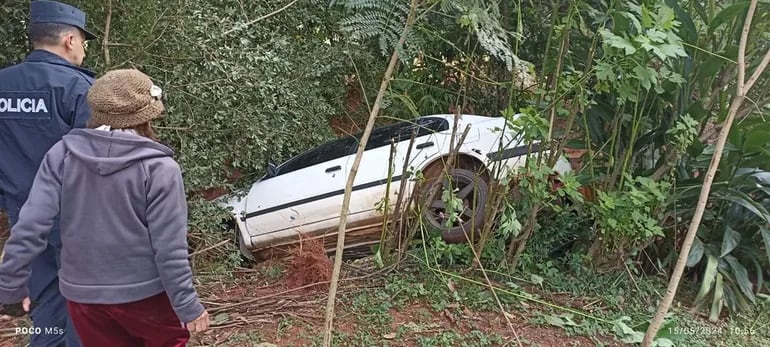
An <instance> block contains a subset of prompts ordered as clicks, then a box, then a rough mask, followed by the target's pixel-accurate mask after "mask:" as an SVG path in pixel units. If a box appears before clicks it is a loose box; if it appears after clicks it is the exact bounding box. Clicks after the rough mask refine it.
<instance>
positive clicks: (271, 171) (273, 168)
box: [267, 159, 278, 177]
mask: <svg viewBox="0 0 770 347" xmlns="http://www.w3.org/2000/svg"><path fill="white" fill-rule="evenodd" d="M275 176H278V165H277V164H276V163H275V162H274V161H273V160H272V159H268V161H267V177H275Z"/></svg>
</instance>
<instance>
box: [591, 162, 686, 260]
mask: <svg viewBox="0 0 770 347" xmlns="http://www.w3.org/2000/svg"><path fill="white" fill-rule="evenodd" d="M625 184H626V185H625V187H623V190H620V191H610V192H604V191H599V192H598V201H597V202H596V203H595V204H591V205H590V208H591V213H592V215H593V216H594V218H595V223H596V230H597V233H598V234H599V235H600V238H601V240H602V244H603V246H604V247H605V248H606V249H611V250H616V251H617V250H626V251H636V250H638V248H637V247H640V246H645V245H646V244H647V243H649V242H650V241H652V239H653V238H655V237H661V236H663V228H661V226H660V221H661V220H662V219H663V214H664V210H662V208H663V207H665V203H666V201H667V199H668V192H669V189H670V188H671V186H670V184H669V183H668V182H665V181H662V182H655V181H653V180H652V179H650V178H647V177H628V178H627V179H626V181H625Z"/></svg>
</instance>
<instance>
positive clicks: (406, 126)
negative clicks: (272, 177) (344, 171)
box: [278, 117, 449, 176]
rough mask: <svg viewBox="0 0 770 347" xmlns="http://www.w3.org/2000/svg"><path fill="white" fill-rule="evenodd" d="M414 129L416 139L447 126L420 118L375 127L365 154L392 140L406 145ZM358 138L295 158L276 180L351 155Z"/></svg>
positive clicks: (285, 165) (279, 172) (279, 173)
mask: <svg viewBox="0 0 770 347" xmlns="http://www.w3.org/2000/svg"><path fill="white" fill-rule="evenodd" d="M415 129H417V137H420V136H425V135H429V134H432V133H434V132H439V131H444V130H447V129H449V122H448V121H447V120H446V119H444V118H439V117H423V118H419V119H417V120H414V121H403V122H398V123H394V124H389V125H385V126H381V127H377V128H376V129H374V130H373V131H372V133H371V135H370V136H369V142H367V144H366V150H367V151H368V150H370V149H374V148H379V147H383V146H389V145H390V139H391V138H393V139H395V141H396V142H401V141H409V139H410V138H411V136H412V132H413V131H414V130H415ZM362 135H363V133H359V134H356V135H352V136H346V137H343V138H341V139H337V140H334V141H331V142H327V143H325V144H322V145H320V146H318V147H316V148H313V149H311V150H309V151H307V152H304V153H302V154H299V155H297V156H295V157H294V158H291V159H289V160H288V161H286V162H285V163H283V164H281V166H280V167H278V176H280V175H283V174H286V173H289V172H292V171H297V170H300V169H304V168H306V167H310V166H313V165H316V164H320V163H323V162H326V161H330V160H334V159H337V158H341V157H344V156H348V155H352V154H354V153H355V152H356V150H357V149H358V141H359V139H360V138H361V136H362Z"/></svg>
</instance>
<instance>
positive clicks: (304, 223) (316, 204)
mask: <svg viewBox="0 0 770 347" xmlns="http://www.w3.org/2000/svg"><path fill="white" fill-rule="evenodd" d="M355 144H356V141H355V139H354V138H353V137H350V136H349V137H345V138H342V139H338V140H335V141H331V142H328V143H326V144H323V145H321V146H319V147H316V148H314V149H312V150H309V151H307V152H305V153H302V154H300V155H298V156H296V157H294V158H292V159H290V160H288V161H287V162H285V163H283V164H281V165H280V166H278V168H277V172H276V174H275V175H274V176H272V177H265V178H264V179H263V180H261V181H260V182H258V183H256V184H254V185H253V186H252V189H251V191H250V192H249V196H248V197H247V200H246V204H245V209H246V211H247V213H246V215H245V222H246V223H245V224H246V227H247V230H248V231H249V234H250V235H252V237H254V236H255V235H258V238H259V240H254V242H255V243H256V244H260V245H264V244H272V243H274V242H279V241H282V240H284V239H286V238H289V237H295V236H296V233H297V232H302V233H313V232H316V231H317V230H318V229H319V224H323V223H326V224H329V223H334V221H333V220H334V219H335V218H339V212H340V203H341V202H342V198H343V193H344V188H345V182H346V179H347V173H348V167H347V162H348V158H349V156H350V155H351V154H354V153H355V152H354V150H355Z"/></svg>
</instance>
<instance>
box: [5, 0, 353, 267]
mask: <svg viewBox="0 0 770 347" xmlns="http://www.w3.org/2000/svg"><path fill="white" fill-rule="evenodd" d="M70 3H72V4H73V5H76V6H81V8H83V9H84V11H86V12H87V14H88V18H89V23H88V25H89V26H90V27H91V28H94V31H95V32H96V33H97V34H98V35H99V36H101V37H100V39H99V40H97V41H96V42H92V44H91V45H90V50H89V51H88V56H87V59H86V64H85V65H86V67H89V68H91V69H93V70H95V71H96V72H97V74H98V75H101V74H102V73H104V72H105V71H106V70H108V69H113V68H127V67H136V68H138V69H140V70H142V71H143V72H145V73H147V74H148V75H149V76H150V77H151V78H153V80H154V81H155V83H156V84H158V85H160V86H161V87H162V88H163V89H164V92H165V100H164V103H165V105H166V107H167V116H166V117H165V119H163V120H162V121H160V122H158V123H155V125H156V126H158V133H159V136H160V137H161V139H162V140H163V142H165V143H167V144H168V145H170V146H171V147H172V148H173V149H174V150H175V152H176V156H175V158H176V160H178V161H179V162H180V165H181V166H182V169H183V175H184V179H185V185H186V188H187V192H188V197H189V200H190V204H191V212H190V227H191V233H192V235H193V236H194V237H192V238H191V247H192V248H193V249H202V248H204V247H207V246H212V245H214V244H216V243H218V242H219V241H220V240H222V239H225V238H229V239H232V234H231V233H230V232H228V233H224V232H222V231H221V227H217V225H216V224H217V223H219V222H220V221H221V217H222V216H223V214H222V213H221V211H216V209H215V208H213V203H211V202H206V201H203V200H200V198H201V197H206V198H209V197H211V196H213V195H214V193H215V190H219V191H220V193H221V192H227V191H230V190H232V189H235V188H239V187H242V186H244V185H245V184H249V183H251V182H253V181H254V180H255V179H257V178H259V177H260V176H261V175H262V174H263V172H264V166H265V163H266V162H267V160H268V159H274V160H276V161H281V160H284V159H287V158H289V157H290V156H292V155H295V154H298V153H300V152H302V151H304V150H306V149H308V148H310V147H312V146H315V145H317V144H320V143H322V142H324V141H326V140H329V139H332V138H333V137H334V135H333V133H332V132H331V128H330V126H329V118H331V117H334V116H337V115H340V114H342V113H343V112H344V110H343V102H342V101H343V97H344V95H345V92H346V86H345V76H346V75H347V74H349V73H350V71H352V66H351V65H350V60H349V59H348V56H346V55H341V54H339V52H341V51H347V52H348V53H350V54H351V55H359V54H357V53H356V52H361V49H362V48H361V47H360V46H356V45H354V44H353V45H351V44H350V42H349V41H348V40H347V38H345V37H344V35H341V33H340V32H339V29H338V20H339V19H340V18H341V17H340V13H339V11H337V10H335V9H327V10H319V9H322V8H323V6H322V5H323V4H325V3H326V1H322V0H308V1H300V2H297V3H296V4H294V5H293V6H291V7H289V8H287V9H286V10H284V11H282V12H280V13H277V14H275V15H273V16H271V17H269V18H266V19H264V20H261V21H258V22H255V23H250V24H247V23H249V22H251V21H252V20H253V19H255V18H257V17H259V16H263V15H265V14H268V13H270V12H273V11H275V10H277V9H278V7H277V5H276V3H275V2H273V1H247V2H243V1H237V0H227V1H213V0H195V1H191V2H185V1H177V0H172V1H162V2H158V1H154V0H130V1H113V2H112V3H113V12H112V13H113V15H112V18H111V19H112V21H111V27H110V34H109V37H107V38H106V39H107V40H109V43H110V45H109V51H110V62H109V64H107V62H106V61H105V55H104V51H103V50H102V49H101V47H100V46H101V45H100V44H101V43H102V42H101V41H103V40H104V39H105V38H104V37H103V28H104V25H105V22H106V8H105V7H104V2H94V1H84V0H80V1H71V2H70ZM27 9H28V2H22V1H13V2H12V3H8V4H4V6H2V8H0V14H3V15H4V18H7V17H6V16H5V15H8V16H9V17H10V16H12V17H13V18H16V19H17V21H7V22H4V24H3V28H2V29H0V41H1V42H2V44H0V63H3V64H6V63H11V62H15V61H18V59H19V58H20V57H21V56H23V55H24V54H25V53H26V52H27V50H28V48H27V47H26V45H25V43H24V39H25V35H24V34H23V33H24V23H23V21H22V20H23V19H24V17H25V16H26V13H27V11H28V10H27ZM360 56H361V57H365V56H367V53H361V54H360ZM217 249H220V248H217ZM233 252H235V251H234V250H233ZM206 254H207V255H208V254H211V252H207V253H206ZM221 255H222V256H224V258H223V259H222V260H223V261H224V262H225V263H228V262H230V261H231V260H232V259H230V256H229V255H224V254H221ZM233 257H235V256H233Z"/></svg>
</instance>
